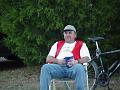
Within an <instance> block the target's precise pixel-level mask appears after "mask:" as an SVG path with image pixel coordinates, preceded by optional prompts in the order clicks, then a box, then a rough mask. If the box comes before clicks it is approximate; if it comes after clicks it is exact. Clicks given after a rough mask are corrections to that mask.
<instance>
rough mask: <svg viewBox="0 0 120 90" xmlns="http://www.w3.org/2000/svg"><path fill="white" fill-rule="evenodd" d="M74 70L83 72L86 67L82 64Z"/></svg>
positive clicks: (77, 65) (75, 66)
mask: <svg viewBox="0 0 120 90" xmlns="http://www.w3.org/2000/svg"><path fill="white" fill-rule="evenodd" d="M74 69H75V70H76V71H83V70H84V66H83V65H82V64H76V65H74Z"/></svg>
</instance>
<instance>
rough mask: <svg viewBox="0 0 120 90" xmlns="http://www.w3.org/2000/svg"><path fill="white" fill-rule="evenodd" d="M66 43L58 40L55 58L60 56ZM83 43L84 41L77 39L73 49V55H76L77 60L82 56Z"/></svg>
mask: <svg viewBox="0 0 120 90" xmlns="http://www.w3.org/2000/svg"><path fill="white" fill-rule="evenodd" d="M64 43H65V41H58V44H57V50H56V54H55V58H56V57H57V56H58V54H59V52H60V50H61V48H62V46H63V45H64ZM82 45H83V41H78V40H77V41H76V44H75V47H74V49H73V51H72V53H73V57H74V59H75V60H78V59H80V58H81V57H80V49H81V47H82Z"/></svg>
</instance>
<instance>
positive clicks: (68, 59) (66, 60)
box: [64, 56, 73, 67]
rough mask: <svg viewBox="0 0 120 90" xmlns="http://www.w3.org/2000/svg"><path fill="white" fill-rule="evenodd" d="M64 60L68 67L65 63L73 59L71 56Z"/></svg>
mask: <svg viewBox="0 0 120 90" xmlns="http://www.w3.org/2000/svg"><path fill="white" fill-rule="evenodd" d="M64 59H65V64H66V66H67V67H69V66H68V65H67V63H68V62H70V61H71V59H73V56H71V57H65V58H64Z"/></svg>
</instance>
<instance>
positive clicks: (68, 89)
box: [64, 81, 72, 90]
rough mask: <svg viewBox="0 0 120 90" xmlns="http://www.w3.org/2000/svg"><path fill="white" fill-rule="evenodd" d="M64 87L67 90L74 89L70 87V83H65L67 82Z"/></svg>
mask: <svg viewBox="0 0 120 90" xmlns="http://www.w3.org/2000/svg"><path fill="white" fill-rule="evenodd" d="M64 85H65V87H66V89H67V90H72V89H71V88H70V86H69V85H68V82H66V81H65V82H64Z"/></svg>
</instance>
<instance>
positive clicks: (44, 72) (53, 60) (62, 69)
mask: <svg viewBox="0 0 120 90" xmlns="http://www.w3.org/2000/svg"><path fill="white" fill-rule="evenodd" d="M63 35H64V40H62V41H58V42H56V43H55V44H54V45H53V46H52V47H51V50H50V52H49V54H48V56H47V58H46V62H47V63H49V64H44V65H43V66H42V68H41V75H40V90H49V85H50V83H51V80H52V79H55V78H59V79H60V78H70V79H73V80H75V86H76V90H86V87H85V86H86V83H85V82H86V80H87V77H86V74H85V68H84V64H85V63H87V62H88V61H89V60H90V59H91V58H90V54H89V50H88V48H87V46H86V44H85V42H83V41H78V40H75V39H76V37H77V35H76V29H75V27H74V26H72V25H67V26H65V28H64V30H63Z"/></svg>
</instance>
